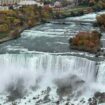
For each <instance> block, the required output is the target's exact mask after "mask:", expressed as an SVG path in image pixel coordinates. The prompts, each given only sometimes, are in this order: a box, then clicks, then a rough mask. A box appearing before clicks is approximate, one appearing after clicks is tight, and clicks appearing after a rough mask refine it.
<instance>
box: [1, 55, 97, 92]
mask: <svg viewBox="0 0 105 105" xmlns="http://www.w3.org/2000/svg"><path fill="white" fill-rule="evenodd" d="M95 72H96V71H95V62H94V61H90V60H88V59H86V58H80V57H74V56H61V55H51V54H5V55H0V91H3V89H5V87H7V86H8V84H11V83H15V82H16V81H17V80H18V79H19V78H22V79H24V84H25V85H26V87H27V88H29V87H30V86H32V85H34V84H35V83H36V80H37V79H38V78H39V77H42V81H43V86H44V85H49V84H50V83H51V82H52V81H53V79H56V78H60V77H63V76H64V75H66V74H75V75H77V76H79V77H81V78H82V79H83V80H84V81H88V82H89V81H94V80H95Z"/></svg>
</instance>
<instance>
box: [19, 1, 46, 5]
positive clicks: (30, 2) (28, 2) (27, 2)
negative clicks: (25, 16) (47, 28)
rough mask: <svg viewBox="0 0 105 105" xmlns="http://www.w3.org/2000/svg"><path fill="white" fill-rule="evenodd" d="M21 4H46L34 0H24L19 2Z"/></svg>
mask: <svg viewBox="0 0 105 105" xmlns="http://www.w3.org/2000/svg"><path fill="white" fill-rule="evenodd" d="M18 4H19V5H21V6H22V5H37V6H44V4H43V3H40V2H37V1H33V0H22V1H20V2H19V3H18Z"/></svg>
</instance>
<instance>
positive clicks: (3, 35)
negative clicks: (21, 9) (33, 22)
mask: <svg viewBox="0 0 105 105" xmlns="http://www.w3.org/2000/svg"><path fill="white" fill-rule="evenodd" d="M7 36H8V33H0V39H2V38H5V37H7Z"/></svg>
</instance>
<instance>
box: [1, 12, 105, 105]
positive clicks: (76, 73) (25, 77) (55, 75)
mask: <svg viewBox="0 0 105 105" xmlns="http://www.w3.org/2000/svg"><path fill="white" fill-rule="evenodd" d="M95 16H96V14H93V15H92V14H90V15H89V16H88V15H85V16H83V17H76V18H74V17H73V18H67V20H71V21H72V20H73V21H74V20H78V19H80V20H86V21H88V20H89V21H90V20H95ZM65 20H66V19H65ZM81 27H82V28H81ZM90 29H95V27H93V26H92V24H91V23H89V24H85V23H84V24H78V23H76V22H71V23H70V24H68V25H64V24H63V25H61V24H60V25H59V24H56V25H55V24H51V23H47V24H43V25H40V26H37V27H34V28H32V29H31V30H26V31H24V32H23V33H22V36H21V38H19V39H17V40H13V41H10V42H6V43H4V44H1V45H0V53H3V54H1V55H0V104H1V105H11V103H8V101H9V100H10V101H14V100H15V101H16V102H17V103H15V104H16V105H58V103H55V102H56V101H57V102H59V100H60V104H59V105H67V104H66V102H67V101H69V103H70V105H72V103H71V102H73V103H75V105H89V104H88V102H87V103H86V102H83V98H86V99H87V100H88V99H89V98H90V97H92V96H93V94H94V92H96V91H100V90H103V91H104V90H105V89H104V88H103V87H104V83H105V80H104V75H105V70H104V69H105V63H104V62H101V64H100V65H99V69H98V72H97V66H96V62H95V61H91V60H88V59H86V58H82V57H77V56H70V55H68V56H67V55H66V54H69V53H70V49H69V44H68V40H69V38H70V37H72V36H74V35H75V34H76V33H77V32H78V31H80V30H81V31H90ZM96 29H97V28H96ZM43 52H44V53H43ZM45 52H46V53H45ZM74 52H75V51H73V53H74ZM6 53H10V54H6ZM13 53H15V54H13ZM22 53H23V54H22ZM26 53H27V54H26ZM32 53H34V54H32ZM71 53H72V51H71ZM71 53H70V54H71ZM75 53H78V52H75ZM58 54H59V55H58ZM77 55H80V53H79V54H77ZM83 55H85V57H86V55H88V56H89V57H90V58H91V57H93V56H91V55H90V54H88V53H87V54H85V53H83ZM81 56H82V55H81ZM87 58H88V57H87ZM101 88H102V89H101ZM49 91H51V92H49ZM4 93H5V94H4ZM67 94H68V95H69V97H67V99H65V96H66V95H67ZM8 96H9V98H8ZM21 96H22V97H21ZM23 96H24V98H23ZM61 96H63V100H62V97H61ZM77 97H78V98H79V99H78V100H77ZM18 98H21V100H18ZM16 99H17V100H16ZM81 100H82V101H81ZM46 101H47V102H46ZM13 105H14V104H13Z"/></svg>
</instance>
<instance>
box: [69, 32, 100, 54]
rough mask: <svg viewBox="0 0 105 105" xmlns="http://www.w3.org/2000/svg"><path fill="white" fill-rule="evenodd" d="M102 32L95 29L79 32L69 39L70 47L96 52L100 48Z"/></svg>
mask: <svg viewBox="0 0 105 105" xmlns="http://www.w3.org/2000/svg"><path fill="white" fill-rule="evenodd" d="M101 36H102V34H101V33H99V32H97V31H92V32H79V33H77V35H75V37H73V38H70V39H69V44H70V48H71V49H74V50H79V51H86V52H89V53H97V52H98V51H99V50H100V46H101V42H100V38H101Z"/></svg>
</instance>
